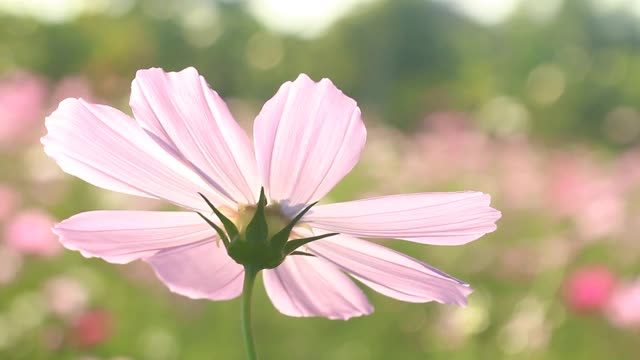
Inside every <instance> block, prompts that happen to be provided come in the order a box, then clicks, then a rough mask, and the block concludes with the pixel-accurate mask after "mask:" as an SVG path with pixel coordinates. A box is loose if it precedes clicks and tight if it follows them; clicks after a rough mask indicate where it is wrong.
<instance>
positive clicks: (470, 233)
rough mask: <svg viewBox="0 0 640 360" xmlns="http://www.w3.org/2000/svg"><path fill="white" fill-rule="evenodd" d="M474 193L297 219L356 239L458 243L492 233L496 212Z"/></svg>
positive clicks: (383, 201)
mask: <svg viewBox="0 0 640 360" xmlns="http://www.w3.org/2000/svg"><path fill="white" fill-rule="evenodd" d="M490 201H491V197H490V196H489V195H487V194H483V193H479V192H471V191H469V192H450V193H420V194H405V195H393V196H382V197H377V198H370V199H365V200H358V201H349V202H343V203H335V204H328V205H319V206H316V207H314V208H312V209H311V211H310V212H309V213H308V214H307V215H306V216H305V217H304V219H303V221H304V222H306V223H308V224H310V225H311V226H313V227H316V228H319V229H323V230H328V231H330V232H339V233H343V234H349V235H354V236H360V237H371V238H395V239H404V240H409V241H415V242H419V243H424V244H434V245H461V244H465V243H468V242H470V241H473V240H475V239H477V238H479V237H481V236H482V235H484V234H486V233H489V232H492V231H494V230H495V229H496V225H495V222H496V221H497V220H498V219H499V218H500V216H501V214H500V212H499V211H497V210H495V209H493V208H491V207H490V206H489V203H490Z"/></svg>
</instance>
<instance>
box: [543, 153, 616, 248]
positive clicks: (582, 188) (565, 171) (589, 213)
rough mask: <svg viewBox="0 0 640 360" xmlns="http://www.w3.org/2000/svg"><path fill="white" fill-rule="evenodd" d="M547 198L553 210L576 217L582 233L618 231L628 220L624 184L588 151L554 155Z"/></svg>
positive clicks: (595, 234)
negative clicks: (590, 155)
mask: <svg viewBox="0 0 640 360" xmlns="http://www.w3.org/2000/svg"><path fill="white" fill-rule="evenodd" d="M548 179H549V181H550V184H549V191H548V192H547V194H548V200H549V205H550V210H551V211H552V212H554V213H556V214H559V215H562V216H569V217H571V218H573V220H574V221H575V223H576V226H577V229H578V232H579V234H580V235H582V236H583V237H586V238H588V239H594V238H598V237H602V236H605V235H609V234H613V233H617V232H619V231H621V230H622V228H623V225H624V222H625V216H626V212H625V208H624V206H625V203H624V192H623V188H622V187H621V186H620V184H619V183H618V179H616V178H615V177H612V176H611V174H610V172H609V171H607V170H605V169H601V168H600V167H598V166H597V163H596V162H595V161H593V160H591V158H590V157H589V156H588V154H560V155H559V156H556V157H555V158H553V159H552V161H551V165H550V169H549V176H548Z"/></svg>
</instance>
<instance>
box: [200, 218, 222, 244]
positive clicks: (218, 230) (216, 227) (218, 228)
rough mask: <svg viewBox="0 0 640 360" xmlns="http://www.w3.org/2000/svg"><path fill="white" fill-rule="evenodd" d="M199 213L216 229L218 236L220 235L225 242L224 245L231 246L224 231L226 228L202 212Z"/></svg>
mask: <svg viewBox="0 0 640 360" xmlns="http://www.w3.org/2000/svg"><path fill="white" fill-rule="evenodd" d="M197 214H198V215H200V217H201V218H202V219H204V221H206V222H207V224H209V225H210V226H211V227H212V228H214V229H215V230H216V232H217V233H218V236H220V239H221V240H222V243H223V244H224V247H225V248H229V238H228V237H227V234H226V233H225V232H224V230H222V228H221V227H220V226H218V225H216V224H215V223H214V222H213V221H211V220H209V218H207V217H206V216H204V215H202V214H201V213H197Z"/></svg>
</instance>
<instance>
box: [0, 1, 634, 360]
mask: <svg viewBox="0 0 640 360" xmlns="http://www.w3.org/2000/svg"><path fill="white" fill-rule="evenodd" d="M151 66H158V67H163V68H164V69H166V70H180V69H182V68H184V67H187V66H195V67H196V68H197V69H198V70H199V71H200V72H201V73H202V74H203V75H204V76H205V77H206V78H207V80H208V81H209V83H210V84H211V86H212V87H213V88H215V89H216V90H217V91H218V92H219V93H220V94H221V95H222V96H223V97H224V98H225V99H226V100H227V101H228V103H229V104H230V106H231V108H232V110H233V112H234V114H235V116H236V118H237V119H238V120H239V121H241V122H242V123H243V124H244V126H245V127H246V128H250V124H251V121H252V119H253V117H254V116H255V115H256V114H257V112H258V111H259V110H260V107H261V105H262V103H263V102H264V101H265V100H267V99H268V98H269V97H271V96H272V95H273V94H274V93H275V91H276V89H277V88H278V86H279V85H280V84H281V83H282V82H284V81H286V80H291V79H294V78H295V77H296V76H297V74H298V73H300V72H305V73H307V74H309V75H310V76H311V77H312V78H314V79H316V80H318V79H320V78H322V77H328V78H331V79H332V80H333V81H334V82H335V83H336V84H337V85H338V87H340V88H341V89H343V90H344V91H345V92H346V93H347V94H349V95H350V96H351V97H353V98H355V99H356V100H357V101H358V103H359V104H360V106H361V108H362V110H363V114H364V119H365V122H366V124H367V127H368V129H369V137H368V142H367V146H366V149H365V152H364V155H363V157H362V160H361V162H360V164H359V165H358V166H357V167H356V169H355V170H354V171H353V172H352V173H351V174H350V175H349V176H348V177H347V178H346V179H345V180H344V181H343V182H342V183H341V184H340V185H339V186H338V187H337V188H336V189H335V190H334V191H333V192H332V193H331V194H330V199H329V200H348V199H356V198H360V197H364V196H370V195H379V194H392V193H401V192H414V191H416V192H417V191H440V190H444V191H449V190H481V191H485V192H489V193H491V194H492V195H493V198H494V202H493V203H494V205H495V207H496V208H498V209H500V210H502V212H503V219H502V220H500V222H499V224H498V225H499V226H498V231H496V232H495V233H493V234H491V235H488V236H485V237H483V238H481V239H480V240H478V241H476V242H473V243H471V244H469V245H465V246H460V247H435V246H422V245H418V244H411V243H407V242H400V241H394V242H385V244H387V245H389V246H391V247H394V248H396V249H401V250H402V251H404V252H406V253H409V254H411V255H412V256H415V257H417V258H419V259H421V260H423V261H425V262H428V263H430V264H432V265H435V266H437V267H439V268H442V269H444V270H446V271H447V272H449V273H451V274H452V275H454V276H456V277H459V278H461V279H464V280H466V281H468V282H470V283H471V284H472V286H473V287H474V288H475V290H476V291H475V292H474V294H473V295H472V296H471V297H470V303H469V306H468V307H466V308H458V307H454V306H446V305H439V304H407V303H402V302H399V301H395V300H392V299H388V298H385V297H384V296H382V295H379V294H376V293H372V292H369V291H368V292H367V293H368V294H369V295H370V299H371V301H372V303H373V304H374V305H375V307H376V312H375V313H374V314H373V315H371V316H368V317H363V318H357V319H353V320H350V321H348V322H342V321H330V320H325V319H296V318H289V317H286V316H284V315H281V314H279V313H278V312H277V311H276V310H275V309H274V308H273V306H272V305H271V304H270V302H269V301H268V299H267V297H266V295H265V293H264V291H263V290H262V288H261V286H260V289H259V290H258V291H256V294H257V299H256V303H255V307H254V317H255V319H254V321H255V323H254V328H255V331H256V339H257V345H258V349H259V350H260V352H261V354H262V356H263V358H264V359H332V360H333V359H336V360H339V359H349V360H351V359H355V360H357V359H385V360H386V359H447V360H467V359H468V360H471V359H473V360H477V359H550V360H551V359H587V360H588V359H619V360H626V359H629V360H637V359H638V358H640V350H639V349H640V348H639V347H638V343H639V341H640V239H638V234H639V233H640V1H638V0H565V1H563V0H539V1H526V0H520V1H518V0H481V1H480V0H451V1H447V0H433V1H428V0H386V1H385V0H325V1H314V2H308V1H297V0H286V1H283V0H254V1H237V0H236V1H233V0H226V1H223V0H220V1H213V0H185V1H168V0H167V1H164V0H114V1H109V0H30V1H25V0H0V359H11V360H13V359H25V360H26V359H29V360H30V359H36V360H37V359H83V360H89V359H92V360H93V359H110V360H127V359H150V360H170V359H194V360H199V359H240V358H242V355H243V349H242V347H241V345H242V341H241V338H240V336H239V334H240V324H239V310H240V309H239V308H240V305H239V302H238V301H228V302H219V303H214V302H207V301H194V300H189V299H186V298H181V297H179V296H176V295H173V294H171V293H170V292H169V291H168V290H167V289H166V288H165V287H164V286H163V285H162V284H161V283H160V282H159V281H158V280H156V278H155V276H154V275H153V273H152V272H151V271H150V270H149V269H148V268H147V267H146V266H145V264H143V263H133V264H129V265H126V266H115V265H109V264H106V263H104V262H103V261H101V260H97V259H85V258H83V257H82V256H81V255H79V254H77V253H75V252H70V251H65V250H63V249H62V248H61V246H60V245H59V243H58V242H57V239H56V237H55V236H54V235H53V234H52V233H51V232H50V230H49V229H50V227H51V225H52V224H53V223H55V222H56V221H59V220H62V219H64V218H66V217H68V216H71V215H73V214H75V213H78V212H81V211H87V210H96V209H169V207H167V206H166V205H165V204H163V203H161V202H156V201H151V200H142V199H138V198H132V197H127V196H123V195H119V194H116V193H112V192H108V191H103V190H100V189H98V188H95V187H92V186H90V185H88V184H86V183H84V182H82V181H81V180H78V179H76V178H73V177H71V176H68V175H66V174H64V173H62V172H61V171H60V169H59V168H58V167H57V165H56V164H55V163H54V162H53V161H52V160H50V159H48V158H47V157H46V156H45V154H44V153H43V150H42V147H41V145H40V143H39V141H38V139H39V137H40V136H41V135H42V134H43V133H44V126H43V124H44V117H45V116H46V115H47V114H48V113H50V112H51V111H52V110H53V109H55V107H56V106H57V104H58V102H59V101H60V100H62V99H64V98H66V97H82V98H85V99H89V100H91V101H94V102H99V103H104V104H110V105H113V106H116V107H118V108H120V109H122V110H123V111H125V112H129V111H130V110H129V107H128V96H129V91H130V90H129V86H130V82H131V80H132V79H133V77H134V74H135V71H136V70H137V69H140V68H146V67H151Z"/></svg>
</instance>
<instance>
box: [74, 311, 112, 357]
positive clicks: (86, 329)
mask: <svg viewBox="0 0 640 360" xmlns="http://www.w3.org/2000/svg"><path fill="white" fill-rule="evenodd" d="M112 332H113V317H112V316H111V313H109V312H107V311H105V310H91V311H87V312H85V313H83V314H81V315H79V316H78V317H76V318H75V319H74V320H73V321H72V323H71V327H70V329H69V333H70V334H69V335H70V338H71V341H72V342H73V344H74V345H76V346H78V347H81V348H90V347H94V346H96V345H100V344H101V343H103V342H105V341H107V340H108V339H109V337H111V334H112Z"/></svg>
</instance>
